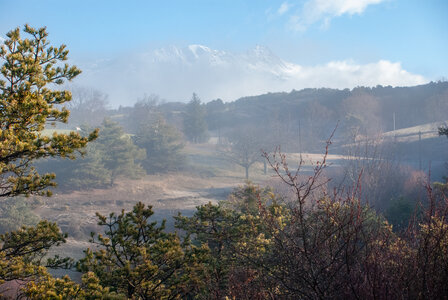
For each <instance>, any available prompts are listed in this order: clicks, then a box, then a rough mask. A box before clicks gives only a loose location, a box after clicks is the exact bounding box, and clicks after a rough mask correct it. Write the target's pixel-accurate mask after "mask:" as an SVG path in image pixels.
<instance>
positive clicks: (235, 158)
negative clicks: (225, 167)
mask: <svg viewBox="0 0 448 300" xmlns="http://www.w3.org/2000/svg"><path fill="white" fill-rule="evenodd" d="M226 136H227V141H226V142H223V143H222V144H221V145H219V146H218V152H219V153H220V155H221V157H222V158H223V159H225V160H227V161H229V162H232V163H234V164H237V165H239V166H241V167H243V168H244V169H245V175H246V179H249V169H250V167H251V166H252V165H253V164H254V163H256V162H261V161H262V160H263V159H262V149H263V148H264V146H265V143H264V140H263V137H262V136H261V135H260V132H259V131H258V130H256V128H252V127H251V128H248V127H246V128H244V129H234V130H232V131H231V132H229V133H228V134H227V135H226Z"/></svg>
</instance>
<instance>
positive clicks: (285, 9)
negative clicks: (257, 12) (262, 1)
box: [277, 2, 292, 16]
mask: <svg viewBox="0 0 448 300" xmlns="http://www.w3.org/2000/svg"><path fill="white" fill-rule="evenodd" d="M291 7H292V5H291V4H289V3H288V2H283V3H282V5H280V7H279V8H278V10H277V14H278V15H279V16H281V15H283V14H285V13H287V12H288V11H289V9H290V8H291Z"/></svg>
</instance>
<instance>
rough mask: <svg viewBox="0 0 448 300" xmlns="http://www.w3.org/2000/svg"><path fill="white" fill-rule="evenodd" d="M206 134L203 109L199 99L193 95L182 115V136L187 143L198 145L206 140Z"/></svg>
mask: <svg viewBox="0 0 448 300" xmlns="http://www.w3.org/2000/svg"><path fill="white" fill-rule="evenodd" d="M206 133H207V123H206V122H205V109H204V107H203V106H202V105H201V100H200V99H199V97H198V96H197V95H196V94H195V93H193V97H192V98H191V100H190V102H189V103H188V104H187V107H186V112H185V115H184V134H185V135H186V136H187V138H188V140H189V141H191V142H193V143H200V142H203V141H205V140H206Z"/></svg>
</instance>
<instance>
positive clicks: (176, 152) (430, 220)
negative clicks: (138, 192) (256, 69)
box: [0, 26, 448, 299]
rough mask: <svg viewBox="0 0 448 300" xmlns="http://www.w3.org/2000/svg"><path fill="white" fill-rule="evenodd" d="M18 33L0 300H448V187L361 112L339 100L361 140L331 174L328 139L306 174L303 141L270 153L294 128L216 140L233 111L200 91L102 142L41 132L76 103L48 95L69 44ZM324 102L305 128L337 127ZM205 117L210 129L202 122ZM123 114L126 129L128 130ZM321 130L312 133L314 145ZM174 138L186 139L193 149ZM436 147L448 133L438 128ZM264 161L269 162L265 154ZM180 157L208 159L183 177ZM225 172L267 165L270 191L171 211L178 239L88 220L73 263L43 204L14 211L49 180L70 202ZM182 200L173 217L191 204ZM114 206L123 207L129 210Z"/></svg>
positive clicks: (136, 220) (86, 135)
mask: <svg viewBox="0 0 448 300" xmlns="http://www.w3.org/2000/svg"><path fill="white" fill-rule="evenodd" d="M24 33H25V34H26V35H27V36H28V37H29V38H25V39H22V37H21V34H20V29H16V30H13V31H11V32H10V33H8V35H7V36H8V39H7V40H6V41H5V42H4V45H2V47H1V51H0V58H1V59H2V60H3V61H4V63H3V65H2V69H1V73H2V76H3V77H2V80H1V81H0V88H1V93H0V107H1V109H0V112H1V116H0V122H1V124H0V129H1V131H0V167H1V168H0V197H3V200H2V203H1V205H0V212H1V215H0V221H1V228H0V230H1V234H0V293H4V292H9V294H7V293H4V295H3V296H4V297H8V295H11V293H12V296H10V297H12V298H20V297H25V298H27V299H397V298H409V299H444V298H446V295H448V286H447V284H446V282H448V274H447V270H448V221H447V217H448V198H447V196H448V195H447V190H448V184H447V183H444V182H438V183H430V182H429V181H427V182H425V183H424V184H423V185H421V183H422V173H423V172H422V171H421V170H419V171H417V170H415V169H412V168H411V167H409V166H407V167H406V166H404V165H402V164H401V163H400V162H398V161H397V160H395V159H394V158H393V155H390V154H391V152H389V150H390V148H388V144H387V143H386V142H384V141H383V139H382V138H380V139H378V140H374V141H373V142H372V139H370V138H367V137H368V135H369V134H370V133H371V131H372V130H373V131H375V130H376V128H370V127H368V126H366V125H367V124H376V123H377V121H378V120H377V119H376V118H374V117H373V120H371V119H370V118H372V116H369V115H368V114H365V113H364V110H363V109H360V108H359V107H357V106H356V105H355V104H354V102H356V101H355V100H356V99H355V98H356V97H353V95H352V97H347V98H346V99H345V100H344V101H343V104H344V105H345V107H346V108H347V107H348V108H350V109H348V110H349V113H347V117H349V119H350V122H348V123H345V124H344V125H343V126H342V127H343V128H344V126H346V127H345V129H343V132H344V133H345V134H347V133H349V132H350V130H351V129H353V128H354V127H357V128H356V132H355V133H356V134H355V137H354V139H353V142H352V143H345V144H343V145H342V146H341V145H340V147H341V148H343V149H345V150H347V152H348V156H346V157H344V159H341V157H338V159H339V161H338V160H336V159H335V161H336V162H337V163H339V166H338V167H333V168H328V166H329V164H328V159H329V155H328V151H329V147H330V144H331V141H330V140H327V141H326V144H324V149H325V153H324V154H323V155H321V156H320V157H319V159H317V160H315V161H313V162H306V160H305V159H304V157H306V155H305V154H304V153H302V150H303V148H302V140H301V138H302V136H301V132H300V131H299V132H298V145H297V144H295V143H293V142H291V143H287V148H290V149H291V148H294V147H296V146H299V147H298V148H299V149H300V151H299V153H297V154H296V155H295V156H294V157H289V158H288V156H287V155H286V154H285V153H283V152H282V151H281V150H280V147H277V148H274V147H273V145H275V144H277V143H278V142H279V140H282V139H283V138H285V136H283V135H284V134H286V136H287V135H288V134H295V133H297V132H295V129H294V130H293V129H291V128H289V127H288V126H290V125H291V123H288V122H284V123H275V124H274V123H271V124H269V126H266V127H265V126H262V125H260V126H259V127H254V126H252V127H249V126H246V127H244V128H245V129H248V130H247V131H245V132H239V131H237V130H235V128H233V129H232V128H231V127H232V126H228V127H227V128H224V127H225V126H224V124H223V123H221V121H223V120H222V119H221V117H222V116H223V115H225V114H226V113H227V111H230V110H231V109H230V108H229V107H228V108H229V109H224V108H225V106H226V105H224V104H223V103H222V102H221V103H220V102H219V101H215V102H211V104H207V105H206V106H205V107H206V109H204V106H202V104H201V103H200V101H199V99H198V97H197V96H196V95H195V94H194V95H193V99H192V100H191V102H190V103H189V104H188V106H187V109H186V111H184V112H183V114H175V113H173V111H171V113H168V112H167V111H164V106H161V105H156V104H154V103H153V102H151V101H149V100H148V99H146V100H142V101H140V102H139V103H138V104H137V105H136V107H138V108H139V109H138V110H132V111H131V112H129V111H127V112H126V111H124V112H123V114H120V115H114V116H109V117H110V118H105V119H103V121H102V123H100V124H98V125H99V126H100V128H99V130H97V129H89V125H88V124H87V125H85V126H84V125H80V124H79V125H80V127H79V128H78V129H77V132H74V131H69V132H68V131H58V130H55V131H54V132H53V133H52V135H49V134H48V130H47V131H44V129H45V126H48V124H49V123H50V122H60V123H63V124H64V122H67V118H68V113H69V112H68V110H67V109H66V108H63V107H62V105H63V104H64V103H66V102H68V101H70V100H71V93H70V92H69V91H61V90H51V89H49V86H51V84H62V83H63V81H64V79H66V80H71V79H72V78H74V77H75V76H76V75H78V74H79V73H80V71H79V70H78V69H77V68H76V67H70V66H68V65H61V62H62V61H65V60H66V59H67V53H68V51H67V50H65V46H61V47H58V48H54V47H50V46H49V43H48V42H47V41H46V37H47V33H46V30H45V28H42V29H37V30H36V29H33V28H31V27H29V26H25V29H24ZM3 79H4V80H3ZM321 92H322V93H323V92H328V91H321ZM346 92H347V91H344V92H343V93H346ZM291 94H294V93H291ZM92 95H95V99H96V100H97V103H99V104H100V105H99V106H98V105H92V106H91V107H93V108H95V109H98V110H99V111H101V113H102V115H107V113H106V110H104V109H103V108H104V107H102V104H104V99H105V98H104V97H102V96H98V95H96V94H95V93H93V94H92ZM286 98H288V97H286ZM361 98H362V99H361V100H362V101H361V100H360V102H359V103H361V104H363V105H367V104H369V105H373V106H374V107H373V108H372V109H373V110H374V111H379V109H378V105H377V104H375V101H373V100H372V99H371V97H370V96H368V95H366V94H364V93H362V97H361ZM250 101H251V99H245V100H244V101H243V102H241V103H248V102H250ZM79 103H81V104H83V103H84V104H85V103H86V102H85V101H81V102H79ZM79 103H78V104H79ZM241 103H240V104H241ZM372 103H373V104H372ZM316 105H317V106H316ZM319 105H320V104H319V103H314V104H310V107H308V112H309V114H310V123H308V124H307V126H311V125H310V124H315V122H316V118H317V117H319V116H327V118H330V117H331V115H332V114H331V112H330V111H328V110H327V109H325V108H323V107H322V106H319ZM344 105H342V107H344ZM207 107H208V111H209V112H210V113H213V114H214V116H215V118H214V120H213V121H210V120H209V121H206V111H207ZM165 108H166V106H165ZM121 109H122V110H123V108H121ZM242 111H244V109H243V110H242ZM91 112H92V111H91ZM221 113H222V114H221ZM124 115H128V116H133V118H132V119H126V120H124V119H122V116H124ZM179 115H180V116H181V117H182V119H183V121H182V122H181V121H180V120H179ZM245 115H246V117H247V116H248V115H247V114H245ZM220 116H221V117H220ZM241 116H242V115H240V117H241ZM117 120H118V121H117ZM237 120H239V121H241V120H242V119H238V118H237ZM241 122H242V121H241ZM313 122H314V123H313ZM237 123H238V122H237ZM207 124H208V125H209V126H210V125H211V127H213V126H215V127H214V129H215V130H216V132H217V136H215V137H216V138H217V141H216V145H213V144H212V143H209V144H207V145H204V146H203V147H201V146H198V144H200V143H201V142H204V141H205V140H207V138H208V135H207V134H206V133H207V131H206V128H207ZM347 124H349V125H347ZM182 126H183V127H182ZM300 126H301V125H300V123H299V130H300ZM347 126H348V127H347ZM287 127H288V128H287ZM311 127H312V126H311ZM221 129H223V131H221ZM231 129H232V130H231ZM249 129H250V130H249ZM323 131H325V130H323V128H322V127H319V126H317V127H313V133H314V134H316V135H317V136H320V135H322V134H323ZM182 132H183V134H184V135H185V137H186V138H187V140H189V141H190V142H191V144H188V146H189V148H188V149H189V150H188V151H185V149H184V146H185V145H186V143H187V141H185V139H184V136H183V135H182ZM333 134H334V132H333ZM440 134H441V135H445V134H446V133H445V129H444V128H443V127H441V129H440ZM360 137H361V138H360ZM332 138H335V139H338V137H334V135H332ZM341 139H342V138H340V137H339V140H341ZM444 140H445V139H444ZM319 143H320V144H322V139H319ZM393 145H396V144H393ZM215 146H216V147H215ZM207 147H208V148H207ZM210 147H211V148H212V150H211V152H212V153H213V154H212V155H210ZM313 147H314V146H313ZM260 148H263V149H265V151H264V152H262V153H263V154H262V155H260V154H261V153H260ZM207 149H208V150H209V151H208V152H207V151H206V150H207ZM361 151H364V152H361ZM296 152H297V151H296ZM204 153H205V154H204ZM302 154H303V155H302ZM188 155H189V156H190V157H191V158H192V160H194V158H195V157H200V156H207V158H208V160H207V161H206V162H205V163H203V165H200V164H199V163H198V164H194V163H193V164H191V162H190V165H189V162H188V161H187V157H188ZM75 158H76V160H73V159H75ZM38 160H39V163H38V165H37V169H35V168H34V164H35V163H36V162H37V161H38ZM228 161H233V162H234V163H235V164H237V165H240V166H241V167H243V168H244V171H245V177H246V179H248V178H249V176H250V175H249V174H250V173H249V168H251V167H253V166H255V165H257V166H260V173H261V166H262V164H263V163H264V166H263V173H264V174H263V176H266V174H267V173H268V171H267V169H268V168H269V169H270V171H269V172H270V174H271V175H274V178H272V179H271V180H270V181H265V182H264V184H263V185H258V184H255V183H252V182H250V181H246V183H245V184H244V185H242V186H240V187H238V188H235V189H234V190H233V191H232V192H231V193H230V195H229V196H228V197H226V199H225V200H221V201H219V202H215V203H212V202H209V203H206V204H201V205H198V206H197V207H196V208H195V209H194V210H193V211H190V212H189V213H188V212H187V213H178V214H177V216H175V217H174V220H168V222H169V221H171V224H172V226H171V228H168V226H167V223H168V222H167V220H161V219H162V218H160V217H158V216H157V212H155V211H154V209H153V207H152V206H150V205H145V204H144V203H143V202H138V203H136V204H134V205H133V207H132V209H131V210H129V211H126V210H125V209H122V210H121V212H119V213H109V214H104V213H102V212H97V213H96V221H97V226H90V225H91V224H88V225H86V224H82V223H80V224H75V223H74V222H71V223H70V224H65V225H67V227H70V226H72V227H76V231H77V232H78V231H79V232H80V234H79V235H80V236H79V237H77V238H79V239H82V238H83V234H82V233H81V232H84V231H85V228H82V227H88V228H89V229H90V230H91V231H92V233H91V236H90V240H89V246H86V247H84V252H83V253H80V254H79V255H77V256H78V258H77V259H75V258H72V257H63V256H61V255H60V253H65V252H64V251H60V250H58V249H59V248H58V246H62V245H63V244H65V243H66V242H67V239H68V236H67V234H66V233H63V232H62V231H61V229H60V228H59V226H58V224H57V223H56V222H51V221H48V220H39V218H38V217H37V216H36V215H35V214H34V212H33V209H34V208H37V209H38V208H39V207H40V208H42V207H43V204H42V203H41V202H39V200H37V201H36V199H43V198H22V196H31V195H35V194H37V195H47V196H49V193H48V192H47V188H49V187H52V186H54V185H55V181H54V179H55V175H54V174H52V173H50V172H53V171H56V172H57V173H58V183H59V184H60V186H61V188H62V190H63V191H64V192H67V193H68V192H70V189H71V190H79V189H83V190H86V189H91V188H98V187H101V188H105V189H106V188H111V189H112V188H114V187H115V186H116V185H117V182H120V180H124V179H123V178H126V179H127V180H132V179H138V178H142V177H144V176H147V174H153V175H150V176H162V178H163V179H164V180H165V184H166V185H167V186H166V187H165V188H166V190H167V191H171V192H173V189H174V188H175V186H176V185H180V182H179V180H178V179H179V177H175V178H174V179H172V180H171V181H169V182H168V178H169V176H170V174H171V173H170V172H174V171H179V170H185V169H187V168H190V170H193V171H195V172H196V173H197V174H196V175H195V176H197V177H194V178H192V176H191V175H188V176H189V179H190V180H195V178H200V176H203V177H212V176H215V173H214V172H215V169H214V168H220V166H221V164H226V162H228ZM297 162H298V163H297ZM292 165H294V166H296V167H291V166H292ZM42 174H43V175H42ZM154 174H155V175H154ZM251 174H252V173H251ZM241 177H242V176H240V177H238V179H239V180H240V179H241ZM127 182H129V181H127ZM419 185H420V186H421V187H423V188H424V190H423V189H422V188H417V186H419ZM136 188H137V187H136ZM85 195H87V194H85ZM6 197H9V198H6ZM125 197H129V195H125ZM179 199H181V203H180V204H178V207H176V208H177V210H178V208H179V206H185V205H186V204H185V202H182V199H183V198H182V197H179ZM33 201H34V202H33ZM88 201H91V200H88ZM88 201H87V199H86V200H85V202H83V203H81V204H79V205H78V207H80V206H82V205H88V204H89V203H88ZM109 201H110V199H109ZM114 201H115V202H116V204H117V205H118V206H123V204H124V203H125V201H124V200H119V201H118V200H116V199H115V200H114ZM102 204H103V202H101V203H100V204H99V205H102ZM104 204H107V200H104ZM105 206H106V207H103V209H106V210H107V205H105ZM184 208H185V207H184ZM58 209H60V210H66V209H68V208H66V207H63V206H59V207H58ZM65 218H67V216H66V217H65ZM65 221H67V220H65ZM77 221H79V220H75V222H77ZM59 223H60V224H61V222H59ZM78 223H79V222H78ZM55 274H62V276H56V275H55ZM68 274H72V275H73V274H74V275H75V276H74V277H73V278H70V276H69V275H68ZM76 275H78V276H76ZM8 290H9V291H8Z"/></svg>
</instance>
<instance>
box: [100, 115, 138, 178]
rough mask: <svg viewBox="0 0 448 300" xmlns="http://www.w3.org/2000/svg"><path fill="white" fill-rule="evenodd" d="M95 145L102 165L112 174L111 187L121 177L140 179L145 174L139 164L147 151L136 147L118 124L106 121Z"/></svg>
mask: <svg viewBox="0 0 448 300" xmlns="http://www.w3.org/2000/svg"><path fill="white" fill-rule="evenodd" d="M95 144H96V146H97V149H96V150H97V151H98V152H99V153H100V154H101V162H102V164H103V165H104V167H105V168H106V169H107V170H109V172H110V185H113V184H114V181H115V179H116V178H117V177H118V176H120V175H121V176H127V177H130V178H139V177H141V176H142V175H144V174H145V171H144V170H143V168H142V167H141V166H140V165H139V164H138V163H137V161H138V160H143V159H144V158H145V150H144V149H141V148H139V147H137V146H136V145H134V143H133V141H132V140H131V138H130V137H129V136H128V135H126V134H125V132H124V131H123V129H122V128H121V127H120V125H119V124H118V123H117V122H114V121H112V120H110V119H105V120H104V121H103V123H102V125H101V130H100V134H99V137H98V140H97V141H96V142H95Z"/></svg>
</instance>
